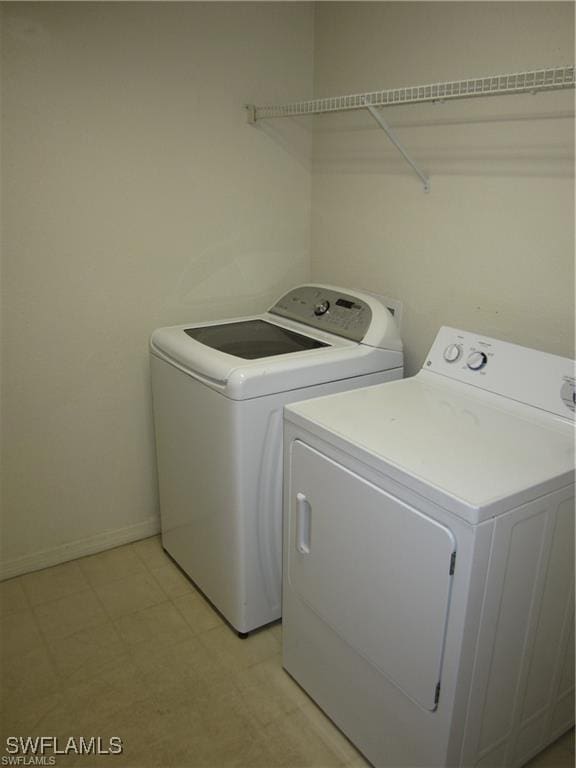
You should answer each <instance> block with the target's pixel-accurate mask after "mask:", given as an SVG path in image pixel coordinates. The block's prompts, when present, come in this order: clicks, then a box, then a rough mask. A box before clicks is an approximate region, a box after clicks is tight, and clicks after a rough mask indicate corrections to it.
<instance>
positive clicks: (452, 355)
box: [444, 344, 462, 363]
mask: <svg viewBox="0 0 576 768" xmlns="http://www.w3.org/2000/svg"><path fill="white" fill-rule="evenodd" d="M461 357H462V347H461V346H460V344H449V345H448V346H447V347H446V349H445V350H444V360H446V362H447V363H456V362H457V361H458V360H460V358H461Z"/></svg>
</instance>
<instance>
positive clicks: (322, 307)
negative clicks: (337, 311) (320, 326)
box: [314, 299, 330, 317]
mask: <svg viewBox="0 0 576 768" xmlns="http://www.w3.org/2000/svg"><path fill="white" fill-rule="evenodd" d="M329 309H330V302H329V301H328V299H325V300H324V301H320V302H318V304H316V306H315V307H314V314H315V315H316V316H317V317H320V315H325V314H326V312H328V310H329Z"/></svg>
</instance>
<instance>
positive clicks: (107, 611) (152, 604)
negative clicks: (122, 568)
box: [92, 574, 170, 621]
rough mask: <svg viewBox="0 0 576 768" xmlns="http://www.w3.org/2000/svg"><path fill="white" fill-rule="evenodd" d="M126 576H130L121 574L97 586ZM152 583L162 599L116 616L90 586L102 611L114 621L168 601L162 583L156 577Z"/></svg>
mask: <svg viewBox="0 0 576 768" xmlns="http://www.w3.org/2000/svg"><path fill="white" fill-rule="evenodd" d="M133 575H138V574H133ZM148 575H150V574H148ZM126 578H130V576H123V577H121V578H119V579H114V580H112V581H107V582H105V583H103V584H100V585H99V586H101V587H108V586H110V585H111V584H115V583H117V582H118V581H123V580H124V579H126ZM154 584H155V586H157V587H158V589H159V590H160V592H161V593H162V595H163V599H162V600H158V601H157V602H154V603H151V604H150V605H147V606H146V607H145V608H135V609H134V610H129V611H127V612H126V613H122V614H121V615H119V616H116V615H115V616H113V615H112V614H111V613H110V611H109V610H108V609H107V608H106V605H105V603H104V601H103V600H102V598H101V597H100V595H99V594H98V591H97V589H96V588H95V587H92V589H93V590H94V592H95V594H96V597H97V599H98V601H99V603H100V605H101V606H102V608H103V609H104V611H105V613H106V615H107V616H108V617H109V619H110V620H111V621H116V620H117V619H121V618H124V616H130V615H132V614H134V613H138V612H139V611H142V610H146V608H152V607H154V606H155V605H162V604H163V603H167V602H170V596H169V595H168V594H167V593H166V590H165V589H163V587H162V585H161V584H159V583H158V582H157V580H156V579H154Z"/></svg>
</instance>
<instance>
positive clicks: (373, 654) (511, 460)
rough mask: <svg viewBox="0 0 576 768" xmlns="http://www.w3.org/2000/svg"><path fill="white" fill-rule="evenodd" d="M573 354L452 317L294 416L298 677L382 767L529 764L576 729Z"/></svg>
mask: <svg viewBox="0 0 576 768" xmlns="http://www.w3.org/2000/svg"><path fill="white" fill-rule="evenodd" d="M574 397H575V396H574V363H573V362H572V361H570V360H567V359H564V358H561V357H557V356H554V355H549V354H545V353H542V352H536V351H534V350H530V349H525V348H522V347H518V346H515V345H512V344H508V343H504V342H501V341H497V340H494V339H489V338H485V337H480V336H477V335H475V334H472V333H466V332H463V331H458V330H455V329H452V328H442V329H441V330H440V332H439V333H438V336H437V338H436V340H435V342H434V345H433V346H432V349H431V350H430V353H429V356H428V358H427V360H426V362H425V364H424V367H423V369H422V370H421V371H420V372H419V373H418V374H417V375H416V376H414V377H413V378H409V379H404V380H402V381H394V382H391V383H389V384H387V385H386V386H375V387H370V388H367V389H362V390H356V391H354V392H349V393H343V394H336V395H332V396H329V397H322V398H320V399H317V400H314V401H308V402H302V403H297V404H292V405H289V406H288V407H287V408H286V409H285V512H284V520H285V529H284V547H285V549H284V590H283V643H284V651H283V652H284V666H285V669H286V670H287V671H288V672H289V673H290V674H291V675H292V676H293V677H294V678H295V679H296V680H297V681H298V683H300V685H301V686H302V687H303V688H304V689H305V690H306V691H307V692H308V693H309V694H310V696H312V698H313V699H315V701H316V702H317V703H318V704H319V706H320V707H321V708H322V709H323V710H324V711H325V712H326V713H327V714H328V715H329V716H330V717H331V718H332V719H333V721H334V722H335V723H336V725H338V726H339V727H340V728H341V729H342V731H343V732H344V733H345V734H346V735H347V736H348V737H349V738H350V740H351V741H352V742H353V743H354V744H355V745H356V746H357V747H358V748H359V749H360V750H361V751H362V752H363V753H364V754H365V756H366V757H367V758H368V759H369V760H370V761H371V762H372V763H373V764H374V765H375V766H378V768H383V767H385V766H386V767H387V768H397V766H426V768H430V767H431V766H479V767H480V766H481V767H482V768H487V767H488V766H490V767H491V768H492V767H493V766H520V765H522V764H524V763H525V762H526V761H527V760H529V759H530V758H531V757H532V756H533V755H535V754H536V753H537V752H539V751H540V750H541V749H543V748H544V747H545V746H547V745H548V744H549V743H550V742H552V741H553V740H554V739H556V738H557V737H558V736H560V735H561V734H562V733H563V732H564V731H566V730H567V729H569V728H570V727H571V726H572V725H573V724H574Z"/></svg>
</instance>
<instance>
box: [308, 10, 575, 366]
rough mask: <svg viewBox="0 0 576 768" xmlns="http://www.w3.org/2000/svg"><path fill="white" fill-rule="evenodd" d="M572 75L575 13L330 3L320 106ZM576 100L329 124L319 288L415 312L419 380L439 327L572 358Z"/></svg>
mask: <svg viewBox="0 0 576 768" xmlns="http://www.w3.org/2000/svg"><path fill="white" fill-rule="evenodd" d="M573 62H574V7H573V4H572V3H555V2H545V3H538V2H537V3H532V2H526V3H522V2H519V3H506V2H498V3H483V2H482V3H467V2H462V3H458V2H455V3H452V2H449V3H439V2H432V3H383V2H380V3H319V4H317V9H316V21H315V96H317V97H321V96H329V95H337V94H345V93H357V92H364V91H369V90H380V89H382V88H393V87H397V86H403V85H418V84H424V83H433V82H438V81H442V80H456V79H459V78H465V77H473V76H480V75H484V74H492V73H501V72H515V71H521V70H525V69H530V68H533V67H534V68H535V67H539V66H557V65H563V64H570V63H573ZM573 105H574V93H573V91H566V92H563V93H550V94H540V95H537V96H531V95H526V96H513V97H498V98H491V99H483V100H479V99H475V100H469V101H460V102H454V103H452V104H444V105H440V104H433V105H425V106H424V105H422V106H411V107H402V108H398V107H397V108H392V109H389V110H388V111H387V112H386V117H387V119H388V120H389V121H390V123H391V124H392V125H393V126H395V127H396V131H397V134H398V136H399V137H400V139H401V140H402V141H403V142H404V144H405V146H406V148H407V149H408V150H409V151H410V152H411V153H412V154H413V155H414V157H415V158H416V159H418V161H419V162H420V163H421V165H422V166H423V167H424V168H425V169H426V170H427V171H428V172H429V173H430V176H431V183H432V186H431V191H430V193H429V194H425V193H424V192H423V191H422V186H421V184H420V182H419V180H418V178H417V177H416V176H414V175H413V174H412V173H411V171H410V169H409V168H408V166H406V165H405V164H404V163H403V161H402V160H401V158H400V156H399V155H398V153H397V151H396V150H395V149H394V148H393V147H392V146H391V145H390V144H389V143H388V140H387V138H386V136H385V134H384V133H383V132H382V130H381V129H380V128H378V127H377V126H376V123H375V122H374V121H373V120H372V118H371V117H370V116H369V115H364V114H361V113H353V114H348V115H331V116H323V117H321V118H318V119H317V120H316V128H315V139H314V152H313V157H314V174H313V197H312V201H313V202H312V210H313V239H312V243H313V247H312V265H313V277H314V278H315V279H316V280H319V281H321V280H324V281H330V282H334V283H336V284H339V283H340V284H344V285H351V286H352V285H354V286H357V287H364V288H369V289H372V290H374V291H378V292H381V293H385V294H389V295H391V296H393V297H395V298H398V299H400V300H401V301H403V303H404V316H403V337H404V341H405V349H406V362H407V372H408V373H414V372H416V370H418V368H419V367H420V365H421V364H422V361H423V358H424V355H425V353H426V350H427V349H428V348H429V346H430V344H431V342H432V340H433V338H434V336H435V334H436V331H437V330H438V328H439V326H440V325H454V326H456V327H460V328H463V329H468V330H477V331H480V332H482V333H486V334H489V335H493V336H496V337H500V338H503V339H507V340H509V341H512V342H516V343H520V344H525V345H528V346H533V347H538V348H541V349H544V350H546V351H549V352H553V353H556V354H560V355H567V356H572V355H573V332H574V179H573V169H574V121H573Z"/></svg>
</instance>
